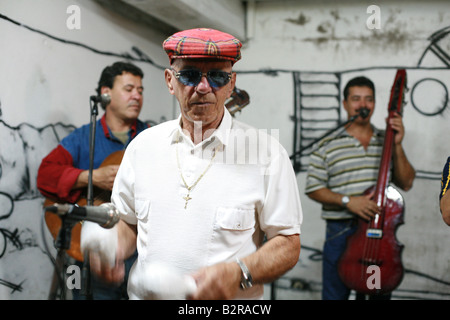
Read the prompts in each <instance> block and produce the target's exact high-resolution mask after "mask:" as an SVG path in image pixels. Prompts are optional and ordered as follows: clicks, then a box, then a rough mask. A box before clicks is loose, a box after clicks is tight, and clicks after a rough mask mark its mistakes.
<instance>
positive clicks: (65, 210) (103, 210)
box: [45, 202, 120, 229]
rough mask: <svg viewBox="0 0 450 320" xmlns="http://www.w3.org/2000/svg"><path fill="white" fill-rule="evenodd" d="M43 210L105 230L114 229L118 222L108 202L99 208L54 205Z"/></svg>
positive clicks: (114, 211)
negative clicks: (89, 222)
mask: <svg viewBox="0 0 450 320" xmlns="http://www.w3.org/2000/svg"><path fill="white" fill-rule="evenodd" d="M45 210H46V211H50V212H53V213H56V214H57V215H59V216H63V217H66V218H68V219H71V220H76V221H82V220H87V221H92V222H96V223H98V224H99V225H100V226H101V227H103V228H106V229H110V228H112V227H114V225H115V224H116V223H117V222H119V220H120V216H119V211H118V210H117V209H116V207H115V206H114V205H113V204H112V203H110V202H107V203H103V204H101V205H100V206H84V207H79V206H76V205H72V204H59V203H55V204H53V205H52V206H49V207H46V208H45Z"/></svg>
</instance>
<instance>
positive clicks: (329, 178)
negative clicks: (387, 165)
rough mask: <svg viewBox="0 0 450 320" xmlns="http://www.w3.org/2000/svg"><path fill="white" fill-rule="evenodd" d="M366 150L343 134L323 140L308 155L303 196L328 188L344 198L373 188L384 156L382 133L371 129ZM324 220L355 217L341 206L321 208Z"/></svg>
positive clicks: (324, 206)
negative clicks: (308, 160)
mask: <svg viewBox="0 0 450 320" xmlns="http://www.w3.org/2000/svg"><path fill="white" fill-rule="evenodd" d="M372 128H373V135H372V138H371V139H370V142H369V146H368V147H367V149H365V148H364V146H362V145H361V143H360V142H359V140H358V139H356V138H354V137H353V136H351V135H349V134H348V133H347V131H346V130H343V131H342V132H340V133H337V134H335V135H332V136H330V137H326V138H324V139H322V140H321V141H320V142H318V144H317V145H316V146H315V148H314V150H313V152H312V153H311V155H310V163H309V167H308V174H307V178H306V188H305V193H310V192H313V191H316V190H319V189H322V188H328V189H330V190H331V191H333V192H337V193H340V194H343V195H347V196H359V195H362V194H363V193H364V192H365V191H366V190H367V189H368V188H370V187H372V186H374V185H376V181H377V178H378V169H379V165H380V160H381V154H382V152H383V143H384V131H381V130H378V129H377V128H375V127H374V126H372ZM321 216H322V218H323V219H348V218H354V217H355V215H354V214H352V213H350V212H349V211H348V210H346V209H345V208H342V207H341V206H334V205H327V204H324V205H323V206H322V213H321Z"/></svg>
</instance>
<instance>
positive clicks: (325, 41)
mask: <svg viewBox="0 0 450 320" xmlns="http://www.w3.org/2000/svg"><path fill="white" fill-rule="evenodd" d="M73 4H74V5H77V6H79V7H80V9H81V29H80V30H69V29H68V28H67V26H66V20H67V19H68V17H69V14H67V13H66V9H67V7H68V6H70V5H73ZM371 4H372V3H371V2H360V1H339V5H337V4H335V2H334V1H263V2H258V1H257V2H255V3H254V5H250V6H249V10H251V11H250V12H249V15H248V17H249V19H248V21H247V24H248V26H247V30H248V41H246V42H245V43H244V48H243V51H242V56H243V59H242V60H241V61H239V62H238V63H237V64H236V65H235V70H236V71H238V72H240V73H239V74H238V80H237V87H238V88H240V89H243V90H245V91H247V92H248V93H249V95H250V99H251V103H250V105H248V106H247V107H246V108H245V109H244V110H243V111H242V112H241V113H239V114H237V115H236V117H237V118H238V119H239V120H242V121H245V122H248V123H250V124H252V125H254V126H256V127H258V128H262V129H267V130H268V131H269V132H270V130H271V129H277V130H279V139H280V142H281V143H282V144H283V145H284V146H285V147H286V149H287V150H288V152H289V153H290V154H292V153H293V152H294V151H295V150H296V147H295V146H294V145H293V144H294V120H293V119H292V118H291V117H292V116H293V115H294V110H295V108H296V107H297V108H300V107H299V106H295V105H294V89H295V87H296V86H295V85H296V84H295V83H294V81H293V76H294V73H296V74H298V75H300V76H308V75H310V74H309V73H308V72H318V71H320V72H323V74H321V76H325V77H328V76H330V77H336V78H338V79H340V82H338V83H337V85H338V88H337V91H342V87H343V86H344V85H345V82H346V81H347V80H348V79H350V78H351V77H353V76H356V75H360V74H363V75H366V76H369V77H371V78H372V79H373V80H374V82H375V84H376V86H377V97H376V98H377V109H376V113H375V115H374V122H375V124H376V125H377V126H378V127H380V128H384V118H385V117H386V108H387V101H388V98H389V90H390V87H391V85H392V82H393V76H394V74H395V68H397V67H403V68H406V69H407V72H408V79H409V82H408V83H409V87H410V89H412V88H413V87H414V86H415V85H417V86H416V89H415V90H410V92H409V93H408V94H407V97H406V100H407V102H408V103H407V105H406V106H405V111H404V120H405V126H406V130H407V133H406V137H405V140H404V148H405V150H406V153H407V155H408V156H409V158H410V160H411V162H412V164H413V165H414V166H415V168H416V169H417V170H418V178H417V179H416V181H415V183H414V187H413V189H412V190H411V191H409V192H403V193H402V194H403V196H404V198H405V202H406V213H405V224H404V225H402V226H400V227H399V229H398V233H397V235H398V238H399V240H400V242H402V243H403V244H404V245H405V249H404V252H403V262H404V265H405V268H406V269H407V273H406V274H405V278H404V280H403V282H402V284H401V286H400V287H399V289H398V290H397V291H396V292H394V297H395V298H397V299H401V298H404V297H409V298H419V299H427V298H435V299H448V297H449V296H448V292H449V291H450V290H449V289H450V285H449V284H450V277H449V275H448V270H449V267H450V252H449V250H450V249H449V247H448V246H447V245H446V242H447V241H446V240H445V239H447V238H448V232H449V229H448V227H447V226H446V225H445V224H444V223H443V221H442V219H441V217H440V213H439V208H438V202H437V196H438V192H439V184H440V183H439V176H440V171H441V170H442V166H443V164H444V162H445V160H446V158H447V156H448V150H449V149H450V145H449V142H448V139H446V132H447V130H446V128H447V127H448V117H449V114H448V108H447V106H448V104H447V105H445V106H444V108H443V110H442V112H439V113H438V114H437V115H433V116H430V115H426V114H424V111H426V112H431V111H435V110H439V108H440V107H441V106H442V103H443V101H444V100H443V98H444V96H443V94H444V93H445V89H444V88H446V89H447V90H448V88H449V87H450V83H449V82H450V80H449V79H450V77H449V70H448V67H446V65H445V64H444V63H443V62H442V61H441V60H439V59H438V58H437V57H436V56H435V55H434V54H432V53H430V52H428V53H427V54H426V55H425V57H424V59H423V61H422V63H421V65H420V66H419V60H420V58H421V57H422V54H423V53H424V52H425V50H426V48H427V46H428V45H429V44H430V40H429V39H428V37H429V36H430V35H431V34H433V33H434V32H435V31H437V30H440V29H443V28H444V27H447V26H449V21H450V19H449V18H450V17H449V16H450V10H449V9H450V8H449V4H448V1H427V2H419V1H417V2H413V1H381V2H378V6H379V7H380V9H381V29H379V30H370V29H368V28H367V26H366V20H367V19H368V18H369V16H370V14H368V13H367V12H366V10H367V7H368V6H369V5H371ZM0 14H3V15H5V16H7V17H9V18H11V19H13V20H16V21H18V22H20V23H22V24H23V25H27V26H29V27H32V28H35V29H37V30H40V31H43V32H46V33H48V34H50V35H53V36H55V37H59V38H61V39H64V40H70V41H74V42H79V43H82V44H85V45H87V46H89V47H92V48H95V49H98V50H102V51H108V52H114V53H118V54H121V53H125V52H128V53H130V54H132V55H133V56H135V55H134V54H133V53H132V50H131V48H132V46H137V47H138V48H140V49H141V50H142V51H143V52H144V53H146V54H147V55H148V56H149V57H150V58H151V59H152V60H153V61H154V62H155V63H156V66H153V65H151V64H149V63H144V62H137V63H136V64H137V65H139V66H140V67H141V68H142V69H143V70H144V73H145V77H144V86H145V94H144V109H143V112H142V117H141V118H142V119H143V120H153V121H155V122H160V121H163V120H164V119H172V118H173V117H175V116H176V115H177V114H178V112H177V108H176V106H175V104H174V101H173V99H172V98H171V97H170V95H169V94H168V92H167V89H166V87H165V84H164V82H163V74H162V71H161V69H160V68H159V66H165V65H166V64H167V62H168V61H167V57H166V55H165V53H164V52H163V50H162V48H161V43H162V41H163V40H164V39H165V38H166V37H167V36H168V35H163V34H160V33H158V32H157V31H154V30H149V29H148V28H146V27H143V26H140V25H137V24H135V23H133V22H131V21H130V20H127V19H125V18H123V17H121V16H120V15H118V14H116V13H113V12H111V11H109V10H107V9H105V8H104V7H102V6H100V5H98V4H97V3H96V2H93V1H81V0H78V1H75V0H71V1H69V0H67V1H66V0H60V1H50V0H40V1H30V0H15V1H8V0H0ZM212 27H214V26H212ZM449 39H450V38H449V37H447V38H446V40H445V39H444V41H442V42H440V43H439V44H440V45H441V46H442V48H443V50H444V51H446V52H447V54H449V52H450V46H449ZM0 48H1V49H0V70H1V74H2V77H0V103H1V105H0V108H1V115H0V137H1V138H2V139H0V165H1V167H0V208H1V209H0V210H2V211H0V298H1V299H46V298H47V294H48V291H49V286H50V282H51V273H52V271H53V269H52V265H51V263H50V261H49V259H48V258H47V257H46V255H45V253H44V252H45V250H44V245H43V237H42V236H41V234H40V226H41V215H42V209H41V208H42V202H43V198H42V197H41V196H40V195H39V193H38V192H37V190H36V187H35V178H36V171H37V167H38V165H39V163H40V160H41V159H42V157H43V156H44V155H45V154H46V153H47V152H48V151H50V149H51V148H52V147H53V146H54V145H56V143H57V136H59V137H61V136H63V135H65V134H67V132H68V131H70V129H71V126H79V125H81V124H84V123H87V122H89V111H90V110H89V100H88V99H89V96H90V95H93V94H95V91H94V89H95V88H96V86H97V81H98V77H99V75H100V72H101V70H102V69H103V67H104V66H106V65H109V64H111V63H112V62H114V61H116V60H119V58H116V57H109V56H106V55H103V54H98V53H94V52H92V51H90V50H88V49H86V48H82V47H80V46H77V45H73V44H68V43H63V42H60V41H57V40H54V39H51V38H49V37H48V36H45V35H42V34H39V33H37V32H33V31H31V30H29V29H27V28H25V27H23V26H18V25H16V24H13V23H11V22H9V21H6V20H5V19H0ZM262 69H272V70H277V71H278V73H277V74H276V75H275V76H269V75H267V74H265V73H261V72H260V70H262ZM244 71H245V72H244ZM426 78H433V79H438V80H439V81H441V82H442V84H439V83H437V82H433V81H424V82H420V81H422V80H423V79H426ZM315 90H319V91H320V90H321V88H320V87H318V88H315ZM412 100H414V102H415V103H416V104H417V106H416V107H418V109H416V108H414V107H413V106H412V103H411V101H412ZM298 111H299V110H298ZM426 112H425V113H426ZM313 116H317V117H319V115H318V114H317V115H315V114H313ZM339 116H340V117H343V116H344V112H342V110H341V112H340V114H339ZM336 120H338V119H337V118H336ZM57 123H61V124H59V125H57ZM66 126H68V127H66ZM300 142H301V141H300ZM303 169H305V168H303ZM297 179H298V185H299V190H300V196H301V199H302V204H303V211H304V224H303V227H302V245H303V249H302V252H301V256H300V261H299V264H298V265H297V266H296V268H294V270H292V271H291V272H290V273H288V274H287V275H286V276H285V277H283V278H282V279H280V280H279V281H278V282H277V284H278V286H279V287H280V289H279V290H277V298H279V299H297V298H298V299H320V293H319V291H320V288H321V275H320V274H321V261H320V251H321V250H322V245H323V239H324V233H325V230H324V228H325V224H324V222H323V221H322V220H321V219H320V206H319V205H318V204H316V203H313V202H312V201H311V200H309V199H308V198H307V197H306V196H305V195H304V182H305V173H304V172H303V171H302V172H300V173H299V174H298V175H297ZM46 237H47V238H49V236H48V234H46ZM48 240H50V239H48ZM3 248H4V251H2V250H3ZM291 284H294V285H295V286H297V287H298V288H300V289H296V290H292V289H287V287H289V286H291Z"/></svg>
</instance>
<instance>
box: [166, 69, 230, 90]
mask: <svg viewBox="0 0 450 320" xmlns="http://www.w3.org/2000/svg"><path fill="white" fill-rule="evenodd" d="M172 71H173V73H174V75H175V78H177V79H178V81H180V82H181V83H182V84H184V85H185V86H190V87H196V86H197V85H198V84H199V83H200V81H202V77H203V75H205V76H206V79H207V80H208V83H209V85H210V86H211V87H213V88H220V87H223V86H224V85H226V84H227V83H228V82H230V80H231V72H226V71H220V70H210V71H208V72H204V73H203V72H201V71H200V70H198V69H185V70H181V71H178V72H177V71H175V70H174V69H172Z"/></svg>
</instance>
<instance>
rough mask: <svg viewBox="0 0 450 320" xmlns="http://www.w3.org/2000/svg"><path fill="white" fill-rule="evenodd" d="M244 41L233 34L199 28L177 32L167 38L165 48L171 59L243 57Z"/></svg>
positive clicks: (233, 60)
mask: <svg viewBox="0 0 450 320" xmlns="http://www.w3.org/2000/svg"><path fill="white" fill-rule="evenodd" d="M241 47H242V43H241V42H240V41H239V40H238V39H236V38H235V37H233V36H232V35H230V34H228V33H225V32H221V31H218V30H214V29H208V28H198V29H190V30H184V31H180V32H177V33H175V34H173V35H172V36H170V37H169V38H167V39H166V40H165V41H164V43H163V48H164V50H165V51H166V53H167V55H168V56H169V59H170V61H172V59H177V58H215V59H224V60H230V61H232V63H233V64H234V63H235V62H237V61H238V60H239V59H241Z"/></svg>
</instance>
